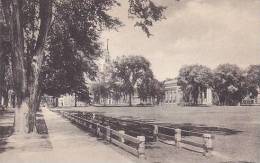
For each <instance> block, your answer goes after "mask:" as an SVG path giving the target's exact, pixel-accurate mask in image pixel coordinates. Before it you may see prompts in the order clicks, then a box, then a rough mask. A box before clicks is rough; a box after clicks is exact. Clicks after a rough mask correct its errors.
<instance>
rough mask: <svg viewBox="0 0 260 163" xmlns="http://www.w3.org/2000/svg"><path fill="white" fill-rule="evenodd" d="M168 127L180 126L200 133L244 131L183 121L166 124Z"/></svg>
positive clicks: (217, 133) (222, 133) (186, 134)
mask: <svg viewBox="0 0 260 163" xmlns="http://www.w3.org/2000/svg"><path fill="white" fill-rule="evenodd" d="M166 126H167V127H172V128H179V129H181V130H185V131H190V132H198V133H208V134H214V135H225V136H227V135H236V134H239V133H242V132H243V131H240V130H235V129H229V128H223V127H215V126H205V125H198V124H192V123H182V124H166ZM183 134H184V135H183V136H190V135H189V133H188V132H187V133H185V132H184V133H183Z"/></svg>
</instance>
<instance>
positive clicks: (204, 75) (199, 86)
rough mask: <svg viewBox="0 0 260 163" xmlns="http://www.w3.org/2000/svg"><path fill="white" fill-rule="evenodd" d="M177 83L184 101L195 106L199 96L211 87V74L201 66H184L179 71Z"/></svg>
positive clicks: (206, 68)
mask: <svg viewBox="0 0 260 163" xmlns="http://www.w3.org/2000/svg"><path fill="white" fill-rule="evenodd" d="M177 83H178V85H180V86H181V90H182V91H183V94H184V101H185V102H189V103H192V104H193V105H197V104H198V98H199V95H202V94H203V93H205V91H206V90H207V88H209V87H211V83H212V72H211V70H210V69H209V68H208V67H206V66H202V65H190V66H184V67H182V68H181V69H180V71H179V76H178V81H177Z"/></svg>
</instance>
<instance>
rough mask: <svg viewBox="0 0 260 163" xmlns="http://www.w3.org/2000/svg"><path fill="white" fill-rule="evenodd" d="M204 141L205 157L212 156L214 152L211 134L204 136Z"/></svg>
mask: <svg viewBox="0 0 260 163" xmlns="http://www.w3.org/2000/svg"><path fill="white" fill-rule="evenodd" d="M203 139H204V153H203V155H204V156H210V155H211V154H212V150H213V144H212V136H211V134H203Z"/></svg>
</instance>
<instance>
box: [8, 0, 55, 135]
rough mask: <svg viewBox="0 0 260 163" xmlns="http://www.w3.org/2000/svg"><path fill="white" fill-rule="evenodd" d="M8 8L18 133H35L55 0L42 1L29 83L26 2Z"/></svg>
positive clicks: (14, 3)
mask: <svg viewBox="0 0 260 163" xmlns="http://www.w3.org/2000/svg"><path fill="white" fill-rule="evenodd" d="M6 2H10V4H8V5H10V6H8V5H6V6H5V8H6V9H7V10H9V12H6V13H10V39H11V44H12V70H13V79H14V85H15V92H16V95H17V109H16V111H15V131H16V132H17V133H29V132H33V130H34V127H35V118H36V117H35V116H36V110H37V108H39V104H40V99H41V91H40V87H39V77H40V72H41V66H42V63H43V59H44V45H45V42H46V39H47V34H48V30H49V27H50V21H51V14H52V0H40V1H39V6H40V8H39V11H40V12H39V16H40V30H39V34H38V38H37V43H36V46H35V49H34V51H33V54H32V55H33V56H34V60H35V62H34V65H33V66H32V67H33V77H32V78H33V82H32V83H28V80H27V77H26V70H25V62H24V59H25V56H24V35H23V22H22V15H23V10H22V8H23V4H22V3H23V1H20V0H12V1H6Z"/></svg>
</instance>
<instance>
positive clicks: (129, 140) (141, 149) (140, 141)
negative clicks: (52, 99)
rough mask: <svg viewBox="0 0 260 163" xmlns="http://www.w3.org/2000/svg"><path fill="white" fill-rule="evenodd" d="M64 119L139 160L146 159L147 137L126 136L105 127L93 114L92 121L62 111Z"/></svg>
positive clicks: (123, 133) (122, 132)
mask: <svg viewBox="0 0 260 163" xmlns="http://www.w3.org/2000/svg"><path fill="white" fill-rule="evenodd" d="M60 113H61V114H62V116H63V117H65V118H67V119H69V120H70V121H72V122H74V123H76V124H77V125H80V126H81V127H84V128H86V129H88V130H89V131H91V132H92V133H94V134H95V135H96V136H97V137H100V138H104V139H105V140H107V141H108V142H111V143H113V144H115V145H117V146H119V147H121V148H122V149H124V150H126V151H128V152H130V153H132V154H134V155H136V156H138V157H139V158H145V137H144V136H137V137H133V136H130V135H127V134H125V131H123V130H120V131H116V130H114V129H112V128H111V127H110V126H109V125H107V126H104V125H102V124H100V123H99V121H97V119H96V118H97V117H96V116H95V114H92V116H91V119H86V118H85V117H84V118H83V117H82V116H80V115H78V113H77V112H67V111H60Z"/></svg>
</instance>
